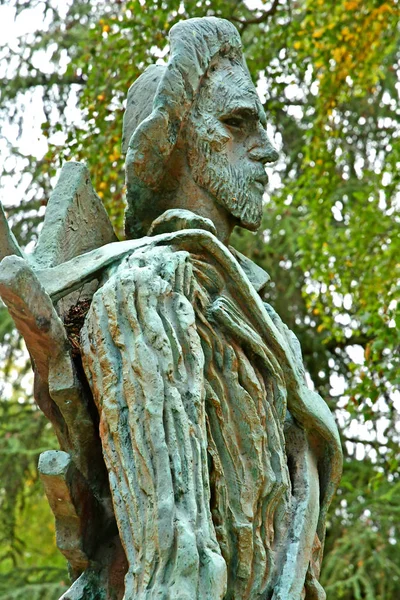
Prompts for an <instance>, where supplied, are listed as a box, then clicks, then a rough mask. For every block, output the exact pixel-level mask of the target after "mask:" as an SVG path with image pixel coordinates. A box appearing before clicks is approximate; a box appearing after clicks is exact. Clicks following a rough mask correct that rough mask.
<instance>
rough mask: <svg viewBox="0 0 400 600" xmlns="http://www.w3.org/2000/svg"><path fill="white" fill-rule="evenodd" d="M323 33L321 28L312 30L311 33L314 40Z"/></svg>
mask: <svg viewBox="0 0 400 600" xmlns="http://www.w3.org/2000/svg"><path fill="white" fill-rule="evenodd" d="M323 35H324V30H323V29H317V31H314V33H313V38H314V39H315V40H317V39H318V38H320V37H322V36H323Z"/></svg>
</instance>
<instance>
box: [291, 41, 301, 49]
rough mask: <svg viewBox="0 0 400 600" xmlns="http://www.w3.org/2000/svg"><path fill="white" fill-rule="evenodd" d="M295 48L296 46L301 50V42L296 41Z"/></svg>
mask: <svg viewBox="0 0 400 600" xmlns="http://www.w3.org/2000/svg"><path fill="white" fill-rule="evenodd" d="M293 48H294V49H295V50H300V48H301V42H295V43H294V44H293Z"/></svg>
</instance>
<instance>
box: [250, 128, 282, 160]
mask: <svg viewBox="0 0 400 600" xmlns="http://www.w3.org/2000/svg"><path fill="white" fill-rule="evenodd" d="M249 155H250V158H251V159H252V160H256V161H257V162H261V163H262V164H263V165H265V164H267V163H273V162H275V161H277V160H278V158H279V154H278V152H277V151H276V150H275V148H274V147H273V145H272V144H271V142H270V139H269V137H268V135H267V132H266V131H265V129H264V127H262V125H259V127H258V131H257V135H256V136H255V138H254V139H253V144H252V146H251V148H250V150H249Z"/></svg>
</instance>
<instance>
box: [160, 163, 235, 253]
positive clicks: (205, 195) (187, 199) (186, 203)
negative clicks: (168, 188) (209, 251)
mask: <svg viewBox="0 0 400 600" xmlns="http://www.w3.org/2000/svg"><path fill="white" fill-rule="evenodd" d="M171 195H172V194H171ZM168 208H172V209H174V208H182V209H185V210H190V211H192V212H194V213H196V214H197V215H200V216H201V217H205V218H207V219H210V220H211V221H212V222H213V223H214V225H215V229H216V231H217V237H218V239H219V240H220V241H221V242H222V243H223V244H225V245H226V246H228V244H229V238H230V236H231V233H232V231H233V228H234V227H235V225H237V223H238V221H237V219H236V218H235V217H234V216H233V215H231V214H230V213H229V212H228V211H227V209H226V208H224V207H223V206H221V205H219V204H217V203H216V201H215V200H214V198H213V197H212V196H211V194H210V193H209V192H207V191H206V190H205V189H204V188H202V187H200V186H199V185H198V184H197V183H196V182H195V181H194V179H193V177H192V175H191V173H190V172H189V170H188V168H186V169H185V168H184V169H183V173H182V172H181V174H180V177H179V185H178V187H177V188H176V189H174V192H173V195H172V198H171V197H169V198H168Z"/></svg>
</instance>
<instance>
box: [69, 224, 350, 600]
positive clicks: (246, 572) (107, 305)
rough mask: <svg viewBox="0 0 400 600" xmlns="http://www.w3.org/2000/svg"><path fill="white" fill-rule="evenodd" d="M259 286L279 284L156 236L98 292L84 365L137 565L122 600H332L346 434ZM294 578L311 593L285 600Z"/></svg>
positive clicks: (112, 271)
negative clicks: (325, 552)
mask: <svg viewBox="0 0 400 600" xmlns="http://www.w3.org/2000/svg"><path fill="white" fill-rule="evenodd" d="M240 263H241V264H242V266H241V264H240ZM246 273H247V274H246ZM249 278H251V279H253V280H255V282H256V287H260V285H262V284H263V283H265V280H266V279H267V277H266V276H265V273H264V272H262V271H261V269H259V268H258V267H255V265H253V263H251V261H249V260H248V259H245V258H244V257H242V256H241V255H239V254H238V253H234V251H230V250H229V249H227V248H226V247H225V246H224V245H223V244H221V243H220V242H219V241H218V240H217V238H216V237H215V236H214V235H213V234H212V233H210V232H208V231H203V230H200V229H192V230H189V229H187V230H183V231H176V232H173V233H172V234H171V233H169V234H162V235H158V236H154V237H149V238H146V242H145V243H143V244H142V245H141V246H140V247H139V248H138V249H136V250H135V251H133V252H132V253H131V254H130V255H128V256H125V257H124V258H123V259H122V260H121V261H120V262H119V263H117V264H114V265H113V266H112V267H111V268H109V270H108V272H107V275H106V277H105V279H104V283H103V285H102V286H101V288H100V289H99V290H98V291H97V292H96V293H95V295H94V298H93V302H92V305H91V308H90V311H89V313H88V315H87V317H86V321H85V325H84V328H83V330H82V344H81V346H82V358H83V364H84V369H85V372H86V375H87V377H88V381H89V384H90V387H91V389H92V392H93V396H94V399H95V402H96V405H97V408H98V411H99V415H100V435H101V440H102V446H103V454H104V458H105V462H106V466H107V470H108V473H109V479H110V487H111V493H112V499H113V504H114V510H115V515H116V519H117V523H118V527H119V532H120V536H121V540H122V543H123V546H124V549H125V552H126V556H127V560H128V564H129V569H128V572H127V575H126V578H125V596H124V599H125V600H133V599H135V600H150V599H151V600H153V599H156V598H157V599H163V600H164V599H165V600H167V599H170V600H173V599H174V600H178V599H180V600H195V599H198V600H222V599H225V600H233V599H234V600H256V599H261V598H263V599H265V600H267V599H270V598H272V597H273V598H274V599H275V598H282V599H283V598H285V599H286V600H300V599H301V598H306V599H307V600H312V599H314V598H316V599H321V598H324V597H325V595H324V592H323V590H322V588H321V587H320V585H319V584H318V582H317V579H318V575H319V563H320V559H321V554H322V545H323V538H324V527H325V514H326V509H327V507H328V505H329V502H330V500H331V497H332V494H333V492H334V489H335V488H336V485H337V482H338V480H339V477H340V468H341V453H340V444H339V440H338V433H337V430H336V426H335V423H334V420H333V418H332V416H331V413H330V411H329V409H328V408H327V406H326V404H325V403H324V401H323V400H322V399H321V398H320V396H318V394H316V393H315V392H312V391H310V390H308V389H307V388H306V384H305V380H304V371H303V366H302V362H301V357H300V351H299V344H298V342H297V340H296V338H295V337H294V335H293V334H292V333H291V332H290V331H289V330H288V329H287V327H286V326H285V325H283V324H282V322H281V321H280V319H279V317H278V316H277V315H276V313H275V312H274V311H273V310H272V309H271V308H270V307H268V305H267V306H266V305H264V304H263V302H262V301H261V298H260V296H259V295H258V294H257V291H256V289H255V287H254V286H253V284H252V283H251V281H250V279H249ZM309 451H310V452H311V451H312V455H313V456H315V461H309V460H308V462H307V459H306V455H307V453H308V452H309ZM313 478H314V479H315V478H316V479H317V480H318V485H317V491H318V493H317V496H316V497H314V498H311V499H310V498H308V500H307V501H306V500H305V499H304V497H305V496H307V493H308V491H309V489H311V488H312V486H310V481H311V480H312V479H313ZM299 482H300V483H299ZM314 487H315V486H314ZM297 488H298V489H297ZM296 489H297V491H296ZM310 493H311V492H310ZM311 494H312V493H311ZM307 502H308V504H310V502H311V504H313V505H314V508H315V506H316V507H317V508H316V514H317V518H316V519H314V521H313V517H312V516H311V517H307V515H306V518H305V521H306V522H307V527H308V528H309V529H310V531H309V532H308V533H307V534H306V535H305V540H306V541H305V542H304V541H303V542H301V541H299V539H300V538H301V536H302V533H301V531H300V530H301V528H302V527H303V525H304V523H303V521H304V518H303V517H304V514H305V512H307V510H308V509H307V506H308V505H307ZM314 513H315V510H314ZM302 515H303V517H302ZM302 518H303V520H302ZM302 523H303V525H302ZM303 538H304V536H303ZM301 543H303V547H301ZM296 544H297V545H296ZM299 544H300V546H299ZM296 548H297V550H296ZM296 552H297V554H296ZM299 553H300V554H302V559H301V560H300V567H299V566H298V563H299V560H298V559H296V556H297V555H298V554H299ZM291 561H292V562H291ZM296 561H297V562H296ZM304 565H305V566H304ZM296 569H300V570H299V576H300V577H301V578H302V583H301V590H300V592H296V591H294V592H293V593H290V594H288V595H286V596H284V595H279V594H277V592H276V590H277V589H278V588H279V585H278V582H279V581H280V579H282V577H283V576H285V577H290V572H291V571H293V570H296ZM285 573H286V575H284V574H285ZM304 580H305V586H304V584H303V582H304ZM283 587H284V586H283ZM283 587H282V589H283ZM279 589H280V588H279ZM290 589H292V588H290ZM293 589H294V588H293ZM274 591H275V595H274Z"/></svg>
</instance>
